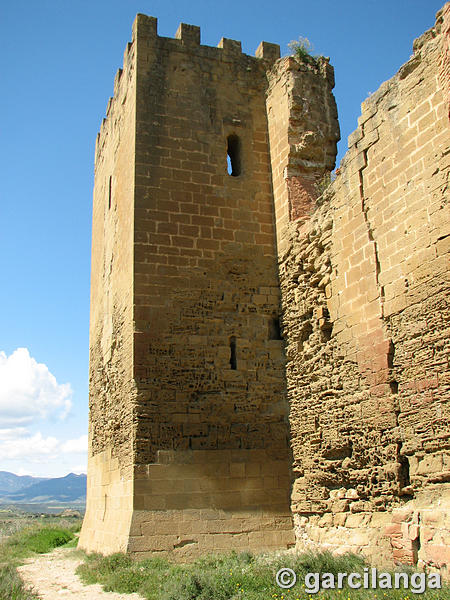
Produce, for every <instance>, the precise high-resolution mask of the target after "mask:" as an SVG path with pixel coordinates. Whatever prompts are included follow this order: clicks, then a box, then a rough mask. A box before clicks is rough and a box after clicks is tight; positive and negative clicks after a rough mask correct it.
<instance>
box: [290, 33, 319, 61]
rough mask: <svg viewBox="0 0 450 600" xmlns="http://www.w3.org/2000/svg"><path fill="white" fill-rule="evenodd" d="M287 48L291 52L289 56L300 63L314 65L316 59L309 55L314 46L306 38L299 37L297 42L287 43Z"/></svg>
mask: <svg viewBox="0 0 450 600" xmlns="http://www.w3.org/2000/svg"><path fill="white" fill-rule="evenodd" d="M288 48H290V50H291V55H292V56H295V58H297V59H299V60H301V61H302V62H308V63H311V64H315V63H316V58H315V57H314V56H313V55H312V54H311V52H312V51H313V50H314V46H313V45H312V44H311V42H310V41H309V40H308V38H307V37H299V38H298V40H292V41H291V42H289V44H288Z"/></svg>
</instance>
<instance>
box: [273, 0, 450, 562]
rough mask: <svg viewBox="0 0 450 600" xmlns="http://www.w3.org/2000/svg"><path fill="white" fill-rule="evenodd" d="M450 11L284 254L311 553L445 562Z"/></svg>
mask: <svg viewBox="0 0 450 600" xmlns="http://www.w3.org/2000/svg"><path fill="white" fill-rule="evenodd" d="M448 13H449V11H448V5H447V7H444V9H443V11H441V12H440V13H438V15H437V21H436V26H435V27H434V28H433V29H432V30H430V31H429V32H427V33H426V34H424V36H423V37H422V38H420V39H419V40H418V41H416V42H415V45H414V49H415V52H414V55H413V57H412V58H411V60H410V61H409V62H408V63H406V64H405V65H403V67H402V68H401V69H400V71H399V73H398V74H397V75H396V76H395V77H394V78H393V79H391V80H390V81H388V82H386V83H384V84H383V85H382V86H381V88H380V89H379V90H378V91H377V92H376V93H375V94H374V95H373V96H371V97H370V98H369V99H368V100H366V102H364V104H363V105H362V115H361V117H360V119H359V126H358V129H357V130H356V131H355V132H354V133H353V134H352V135H351V136H350V138H349V151H348V153H347V154H346V156H345V158H344V160H343V162H342V163H341V167H340V169H339V174H338V176H337V179H336V181H335V182H334V183H333V184H332V186H331V187H330V188H329V189H328V190H327V192H326V193H325V194H324V196H323V197H322V198H321V200H320V206H319V207H318V208H317V209H316V211H315V212H314V214H313V216H312V217H311V218H310V219H309V220H306V222H305V221H304V220H300V221H297V222H295V221H293V220H292V217H293V216H295V215H292V213H291V222H290V223H288V224H287V225H286V226H285V227H284V228H282V229H281V235H284V238H285V240H286V246H285V248H284V249H282V252H280V279H281V288H282V297H283V311H284V317H283V325H284V332H285V336H286V338H287V354H288V364H287V376H288V394H289V399H290V404H291V415H290V422H291V431H292V447H293V451H294V469H295V473H296V481H295V484H294V490H293V495H292V507H293V511H294V514H295V518H296V533H297V540H298V544H299V546H301V547H302V546H311V545H312V546H322V547H323V546H325V547H328V548H332V549H335V550H339V551H342V549H343V548H344V549H345V548H347V549H351V550H354V551H358V552H363V553H364V554H366V555H368V556H371V557H374V558H375V559H377V560H379V561H383V560H388V559H390V558H392V557H393V558H394V559H395V560H396V561H397V562H402V563H410V564H415V563H417V562H420V561H421V563H422V564H426V565H428V566H434V567H443V568H445V566H446V565H447V564H448V563H449V556H448V549H447V550H446V549H445V544H447V548H448V539H449V538H448V535H449V534H448V529H449V524H448V522H447V521H446V519H448V517H446V516H445V510H446V506H447V507H448V504H446V503H448V500H446V499H445V498H448V497H447V496H446V495H445V490H446V489H447V486H448V484H447V483H446V482H447V481H448V478H449V473H448V464H447V462H446V461H447V460H448V448H449V431H448V423H449V419H448V416H449V411H448V401H449V387H448V356H449V349H448V344H449V341H448V340H449V336H448V314H449V312H448V297H449V292H448V240H449V237H448V235H449V231H448V228H449V218H448V205H447V199H448V167H449V147H448V146H449V145H448V140H449V129H448V127H449V124H448V114H447V113H448V103H447V98H448V76H447V75H446V71H445V65H446V64H447V62H446V61H447V58H446V57H447V52H448V46H447V44H448V42H447V40H446V37H445V35H444V32H445V31H446V29H447V28H448ZM277 233H278V231H277ZM425 497H428V505H427V504H426V502H425V501H424V498H425ZM424 507H426V508H424ZM403 509H404V512H402V510H403ZM433 510H435V511H436V512H435V513H433V515H434V516H431V517H430V515H431V513H432V511H433ZM392 511H394V512H392ZM402 515H403V516H402ZM422 518H423V521H421V519H422ZM433 518H434V519H435V520H434V523H439V527H435V528H433V527H431V528H430V527H429V524H430V522H431V521H432V519H433ZM402 519H403V521H402ZM421 523H423V524H424V526H423V527H422V526H421Z"/></svg>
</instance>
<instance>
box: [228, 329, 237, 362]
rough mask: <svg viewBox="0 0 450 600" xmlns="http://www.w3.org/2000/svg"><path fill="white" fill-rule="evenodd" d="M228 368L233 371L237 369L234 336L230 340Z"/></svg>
mask: <svg viewBox="0 0 450 600" xmlns="http://www.w3.org/2000/svg"><path fill="white" fill-rule="evenodd" d="M230 368H231V369H233V370H234V371H235V370H236V369H237V360H236V338H235V337H234V335H233V336H232V337H231V338H230Z"/></svg>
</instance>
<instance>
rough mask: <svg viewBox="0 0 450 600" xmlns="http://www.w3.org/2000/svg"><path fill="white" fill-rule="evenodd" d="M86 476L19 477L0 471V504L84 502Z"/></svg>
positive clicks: (70, 474) (72, 474)
mask: <svg viewBox="0 0 450 600" xmlns="http://www.w3.org/2000/svg"><path fill="white" fill-rule="evenodd" d="M85 501H86V475H84V474H83V475H75V474H74V473H69V475H66V476H65V477H55V478H52V479H50V478H48V479H46V478H43V477H29V476H28V475H24V476H19V475H14V473H8V472H7V471H0V502H2V503H3V504H5V503H8V504H18V503H30V502H85Z"/></svg>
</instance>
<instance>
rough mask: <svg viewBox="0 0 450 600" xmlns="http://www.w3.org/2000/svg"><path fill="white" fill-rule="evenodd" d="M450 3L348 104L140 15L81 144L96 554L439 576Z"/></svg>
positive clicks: (444, 516)
mask: <svg viewBox="0 0 450 600" xmlns="http://www.w3.org/2000/svg"><path fill="white" fill-rule="evenodd" d="M449 30H450V4H447V5H446V6H445V7H444V8H443V9H442V10H441V11H440V12H439V13H438V15H437V19H436V25H435V27H434V28H433V29H431V30H429V31H428V32H426V33H425V34H424V35H423V36H422V37H421V38H419V39H418V40H416V41H415V43H414V55H413V56H412V58H411V59H410V60H409V61H408V62H407V63H406V64H405V65H403V66H402V67H401V69H400V71H399V72H398V73H397V75H395V76H394V77H393V78H392V79H391V80H389V81H387V82H385V83H384V84H383V85H382V86H381V88H380V89H379V90H378V91H377V92H376V93H375V94H373V95H372V96H371V97H370V98H368V99H367V100H366V101H365V102H364V103H363V105H362V115H361V117H360V119H359V121H358V128H357V129H356V131H355V132H354V133H353V134H352V135H351V136H350V137H349V150H348V152H347V154H346V155H345V158H344V159H343V161H342V163H341V166H340V169H339V172H338V175H337V177H336V180H335V181H334V182H333V183H332V184H331V185H330V186H328V187H327V189H326V190H325V191H324V193H323V194H321V191H322V190H321V189H320V188H321V184H322V183H323V181H324V180H326V179H327V176H329V173H330V172H331V171H332V169H333V168H334V164H335V157H336V143H337V141H338V139H339V125H338V121H337V110H336V104H335V101H334V97H333V94H332V89H333V86H334V75H333V68H332V67H331V66H330V64H329V62H328V59H325V58H323V57H320V58H318V59H311V60H308V59H307V60H304V61H301V60H299V59H297V58H295V57H292V56H291V57H284V58H280V50H279V47H278V46H277V45H275V44H270V43H267V42H261V44H260V46H259V47H258V49H257V51H256V56H255V57H251V56H247V55H245V54H243V53H242V51H241V44H240V42H237V41H235V40H229V39H225V38H223V39H222V40H221V42H220V43H219V46H218V47H217V48H212V47H208V46H203V45H201V44H200V30H199V28H198V27H194V26H192V25H186V24H181V25H180V27H179V29H178V31H177V33H176V36H175V39H171V38H164V37H161V36H159V35H158V34H157V21H156V19H154V18H152V17H147V16H145V15H138V16H137V18H136V20H135V23H134V26H133V37H132V42H131V43H130V44H128V47H127V49H126V51H125V56H124V65H123V70H122V69H120V70H119V71H118V73H117V75H116V79H115V82H114V97H113V98H111V99H110V101H109V103H108V108H107V115H106V118H105V119H104V121H103V124H102V127H101V130H100V133H99V134H98V136H97V145H96V161H95V187H94V210H93V247H92V283H91V326H90V430H89V445H90V449H89V466H88V497H87V512H86V517H85V520H84V524H83V529H82V532H81V537H80V546H81V547H82V548H84V549H86V550H88V551H97V552H102V553H111V552H115V551H126V552H129V553H131V554H132V555H133V556H136V557H146V556H149V555H150V554H152V553H154V552H162V553H167V554H169V555H171V556H174V557H175V558H180V559H185V558H188V557H190V556H195V555H198V554H201V553H205V552H211V551H224V550H230V549H237V550H253V551H260V550H270V549H276V548H289V547H293V546H296V547H298V548H299V549H305V548H317V549H319V548H321V549H324V548H326V549H331V550H339V551H342V549H347V550H351V551H355V552H361V553H363V554H364V555H366V556H367V557H369V558H372V559H375V560H376V561H377V562H387V561H389V560H392V559H394V560H395V561H396V562H399V563H408V564H412V565H416V564H418V565H419V566H425V565H427V566H433V567H438V568H441V569H442V570H443V571H445V569H446V568H447V567H448V565H449V564H450V553H449V542H450V522H449V516H448V514H449V508H450V484H449V481H450V459H449V453H448V450H449V447H450V431H449V410H448V408H449V389H450V383H449V376H448V360H449V339H450V336H449V323H448V320H449V311H448V299H449V286H448V273H449V269H448V252H449V240H450V236H449V222H450V220H449V215H448V204H447V200H448V185H449V160H450V151H449V106H450V103H449V84H450V46H449Z"/></svg>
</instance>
